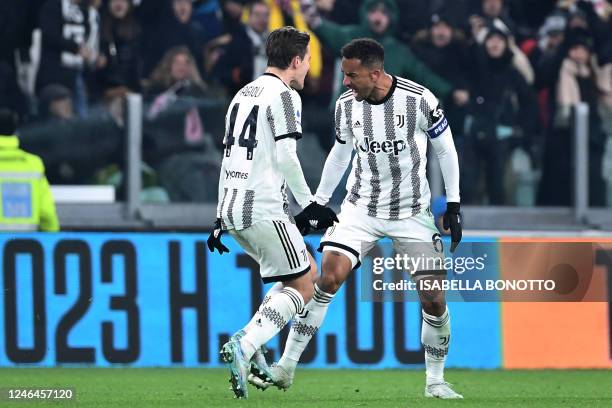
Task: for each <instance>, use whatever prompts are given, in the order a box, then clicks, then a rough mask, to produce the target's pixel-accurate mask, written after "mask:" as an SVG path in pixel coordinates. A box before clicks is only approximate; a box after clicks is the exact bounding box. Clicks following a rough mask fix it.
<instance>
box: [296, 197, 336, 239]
mask: <svg viewBox="0 0 612 408" xmlns="http://www.w3.org/2000/svg"><path fill="white" fill-rule="evenodd" d="M334 222H338V217H337V216H336V213H335V212H334V210H332V209H331V208H329V207H325V206H323V205H321V204H319V203H317V202H316V201H313V202H312V203H310V205H309V206H308V207H306V208H304V211H302V212H301V213H299V214H298V215H296V216H295V224H296V226H297V228H298V230H299V231H300V233H301V234H302V235H307V234H308V233H310V231H311V230H312V229H314V230H321V229H326V228H329V227H331V226H332V225H334Z"/></svg>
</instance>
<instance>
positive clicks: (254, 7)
mask: <svg viewBox="0 0 612 408" xmlns="http://www.w3.org/2000/svg"><path fill="white" fill-rule="evenodd" d="M248 11H249V17H248V21H247V24H246V25H242V26H241V27H240V28H239V29H236V30H235V31H234V32H233V33H232V34H227V37H228V38H226V40H225V41H229V42H228V43H227V45H225V46H220V47H218V48H217V49H216V50H214V51H211V52H210V54H209V55H210V56H211V57H210V58H207V59H209V60H212V59H213V58H215V59H217V58H218V60H217V63H216V64H215V66H214V68H213V69H214V73H213V76H214V77H215V78H218V79H219V81H220V82H221V83H222V84H223V85H224V86H225V87H226V89H227V91H228V93H229V94H230V95H233V94H235V93H236V92H238V90H239V89H240V88H242V87H243V86H244V85H246V84H248V83H249V82H251V81H253V80H254V79H255V78H257V77H258V76H260V75H261V74H263V72H264V71H265V70H266V67H267V57H266V39H267V38H268V23H269V21H270V9H269V7H268V5H267V4H266V2H265V1H263V0H259V1H254V2H253V3H251V4H250V5H249V7H248ZM207 62H209V61H207ZM211 62H212V61H211Z"/></svg>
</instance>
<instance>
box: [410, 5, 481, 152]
mask: <svg viewBox="0 0 612 408" xmlns="http://www.w3.org/2000/svg"><path fill="white" fill-rule="evenodd" d="M412 50H413V51H414V53H415V55H416V56H417V57H418V58H419V59H420V60H421V61H423V62H424V63H425V64H426V65H427V66H428V67H429V68H431V70H433V72H434V73H436V74H437V75H439V76H440V77H442V78H444V79H445V80H446V81H448V82H449V83H451V84H452V85H453V87H454V88H455V89H459V90H463V91H458V92H456V93H455V95H456V97H455V98H454V100H453V101H452V103H449V104H447V105H446V106H445V109H446V117H447V118H448V120H449V121H450V123H452V124H453V134H454V137H455V140H456V139H457V138H458V136H459V135H461V132H462V129H463V120H464V117H465V105H466V104H467V103H468V102H469V97H470V95H469V92H468V91H467V89H468V77H467V73H468V72H469V58H470V56H469V55H468V44H467V41H466V38H465V35H464V33H463V32H461V31H460V30H456V29H454V27H453V23H452V19H451V18H449V16H448V15H447V14H434V15H433V16H432V17H431V24H430V27H429V29H428V30H422V31H420V32H418V33H417V34H416V35H415V36H414V38H413V42H412ZM455 129H456V130H455Z"/></svg>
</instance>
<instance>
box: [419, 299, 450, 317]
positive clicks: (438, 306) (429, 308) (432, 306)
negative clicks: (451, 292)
mask: <svg viewBox="0 0 612 408" xmlns="http://www.w3.org/2000/svg"><path fill="white" fill-rule="evenodd" d="M421 307H422V308H423V310H424V311H425V313H427V314H429V315H432V316H442V315H443V314H444V311H445V310H446V302H445V301H444V300H438V299H435V300H425V301H422V302H421Z"/></svg>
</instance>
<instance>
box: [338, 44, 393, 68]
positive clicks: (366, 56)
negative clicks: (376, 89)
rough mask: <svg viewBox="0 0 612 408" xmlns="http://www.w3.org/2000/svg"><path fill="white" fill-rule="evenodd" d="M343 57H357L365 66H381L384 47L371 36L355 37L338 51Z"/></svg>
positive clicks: (383, 57) (382, 64) (383, 59)
mask: <svg viewBox="0 0 612 408" xmlns="http://www.w3.org/2000/svg"><path fill="white" fill-rule="evenodd" d="M340 52H341V54H342V57H343V58H346V59H353V58H355V59H358V60H360V61H361V64H362V65H363V66H365V67H367V68H371V69H372V68H382V67H383V66H384V63H385V49H384V48H383V46H382V45H380V43H379V42H378V41H376V40H372V39H371V38H357V39H355V40H352V41H351V42H349V43H348V44H346V45H345V46H344V47H342V50H341V51H340Z"/></svg>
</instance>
